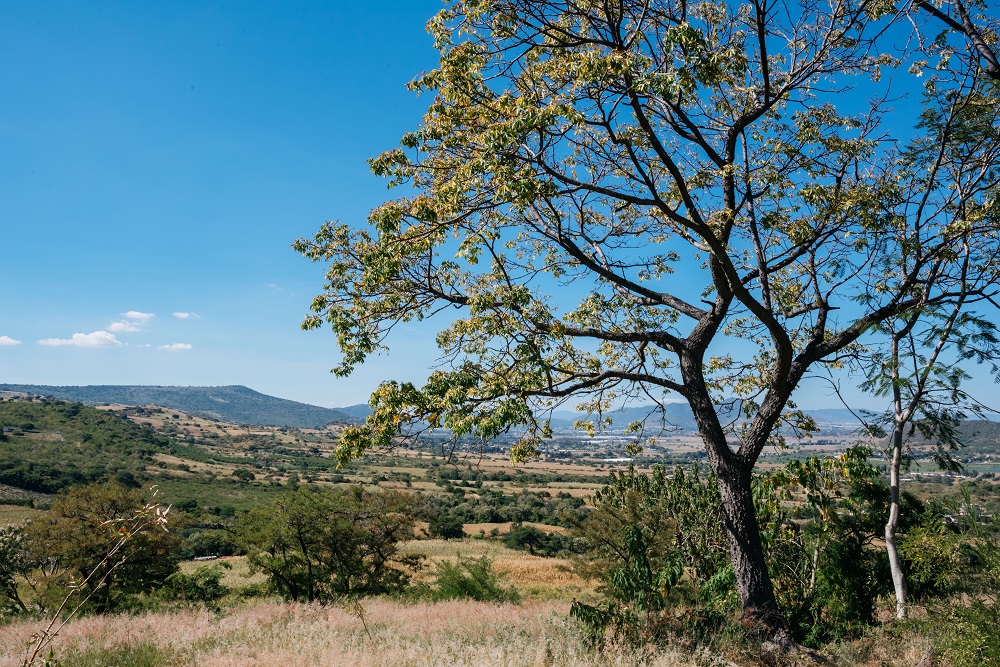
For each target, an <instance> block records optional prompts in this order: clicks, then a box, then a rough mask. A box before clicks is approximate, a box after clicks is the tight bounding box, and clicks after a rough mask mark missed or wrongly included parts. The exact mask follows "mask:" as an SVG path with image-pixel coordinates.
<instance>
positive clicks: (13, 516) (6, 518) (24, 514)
mask: <svg viewBox="0 0 1000 667" xmlns="http://www.w3.org/2000/svg"><path fill="white" fill-rule="evenodd" d="M40 514H42V510H36V509H33V508H31V507H24V506H23V505H0V528H4V527H6V526H19V525H21V524H22V523H24V522H25V521H27V520H28V519H31V518H33V517H36V516H39V515H40Z"/></svg>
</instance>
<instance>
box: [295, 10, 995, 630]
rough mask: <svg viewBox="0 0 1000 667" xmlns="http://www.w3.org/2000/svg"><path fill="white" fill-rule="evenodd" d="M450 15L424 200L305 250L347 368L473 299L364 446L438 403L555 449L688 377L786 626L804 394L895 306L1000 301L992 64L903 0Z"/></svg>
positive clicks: (354, 444) (747, 575) (389, 438)
mask: <svg viewBox="0 0 1000 667" xmlns="http://www.w3.org/2000/svg"><path fill="white" fill-rule="evenodd" d="M972 10H973V11H974V12H978V13H976V14H975V15H974V16H973V17H972V18H971V19H970V21H971V22H972V23H973V24H974V25H976V26H978V29H977V31H976V35H978V38H979V39H981V40H984V41H985V43H987V44H992V45H993V46H994V47H995V44H996V33H995V30H994V28H995V26H996V23H997V21H996V17H995V16H990V15H989V14H988V13H987V12H985V11H982V10H981V9H980V8H978V7H975V6H974V7H972ZM966 11H968V10H966ZM942 25H945V31H944V32H943V33H941V34H937V33H938V32H940V29H941V26H942ZM428 28H429V30H430V32H431V33H432V35H433V36H434V39H435V43H436V46H437V47H438V48H439V49H440V54H441V55H440V64H439V66H438V67H437V68H436V69H434V70H432V71H430V72H427V73H425V74H423V75H421V76H419V77H418V78H417V79H416V80H415V81H414V82H413V83H412V84H411V87H412V89H413V90H414V91H417V92H420V93H423V94H427V95H430V97H431V100H430V103H429V106H428V111H427V113H426V115H425V116H424V119H423V123H422V124H421V125H420V126H419V127H418V128H417V129H416V130H414V131H413V132H411V133H408V134H406V135H405V136H404V137H403V139H402V142H401V143H402V145H401V147H400V148H397V149H394V150H390V151H387V152H385V153H383V154H381V155H380V156H378V157H377V158H375V159H373V160H372V161H371V167H372V170H373V171H374V172H375V173H376V174H379V175H382V176H385V177H386V178H388V179H390V182H391V183H392V184H393V185H397V186H405V187H404V188H403V192H404V193H403V194H402V195H400V196H398V197H396V198H395V199H393V200H391V201H388V202H386V203H385V204H383V205H382V206H380V207H378V208H376V209H375V210H374V211H372V213H371V214H370V216H369V218H368V224H367V225H365V226H358V225H352V224H341V223H328V224H326V225H324V226H323V228H322V229H321V230H320V231H319V232H318V234H317V235H316V236H315V238H313V239H311V240H300V241H299V242H297V243H296V248H297V249H298V250H299V251H301V252H302V253H304V254H305V255H306V256H308V257H310V258H311V259H313V260H316V261H321V262H326V263H328V265H329V269H328V272H327V276H326V277H327V282H326V285H325V288H324V290H323V292H322V293H321V294H320V295H319V296H317V297H316V299H315V300H314V302H313V304H312V311H313V314H311V315H310V316H308V317H307V318H306V320H305V322H304V325H303V326H304V327H305V328H318V327H321V326H322V325H323V324H324V322H326V323H328V324H329V325H330V326H331V328H332V330H333V332H334V333H335V335H336V337H337V342H338V344H339V347H340V350H341V352H342V354H343V357H342V359H341V362H340V363H339V364H338V366H337V367H336V368H335V369H334V370H335V372H336V373H338V374H341V375H346V374H349V373H350V372H351V371H352V370H353V369H354V368H355V367H356V366H357V365H358V364H360V363H363V362H364V361H365V359H366V358H367V357H368V356H369V355H371V354H373V353H378V352H379V351H381V350H383V349H384V347H385V344H386V339H387V336H388V334H389V333H390V332H391V331H392V329H393V328H394V327H395V326H396V325H398V324H399V323H401V322H408V321H413V320H419V319H424V318H429V317H431V316H434V315H437V314H439V313H445V312H447V313H448V314H447V315H445V316H444V318H443V320H444V321H443V327H442V328H441V330H440V331H439V333H438V335H437V342H438V345H439V346H440V348H441V350H442V352H443V359H442V363H441V364H440V367H439V368H438V370H436V371H435V372H434V373H432V374H431V376H430V377H429V378H428V381H427V383H426V384H425V385H424V386H422V387H416V386H413V385H411V384H400V383H394V382H387V383H385V384H383V385H382V386H381V387H380V388H379V389H378V390H377V391H376V392H375V394H374V395H373V396H372V406H373V408H374V413H373V414H372V416H371V417H369V419H368V421H367V422H366V424H365V425H364V426H362V427H359V428H355V429H349V430H348V432H347V433H346V434H345V437H344V439H343V444H342V449H341V452H340V453H341V456H342V457H343V458H345V459H346V458H349V457H351V456H356V455H359V454H360V453H362V452H363V451H364V450H365V449H366V448H367V447H370V446H373V445H388V444H390V443H391V442H393V439H394V438H396V437H398V436H399V434H400V432H401V430H402V429H403V427H405V426H406V425H407V424H408V423H411V422H412V421H414V420H421V423H422V424H426V425H429V426H430V427H431V428H438V427H444V428H447V429H450V430H451V432H452V433H453V434H455V435H456V436H463V435H468V436H473V437H476V438H482V439H488V438H491V437H493V436H495V435H497V434H499V433H502V432H507V431H509V430H511V429H516V430H517V432H523V433H524V438H523V439H522V441H521V443H520V444H519V445H518V446H517V447H515V448H514V450H513V452H512V453H513V454H514V456H515V457H517V456H527V455H530V454H531V453H532V452H533V451H534V448H535V447H536V446H537V444H538V442H539V439H540V438H544V437H545V436H547V435H548V434H549V432H550V431H549V425H548V422H547V421H546V419H545V415H546V411H547V410H551V409H553V408H554V407H555V406H557V405H560V404H561V403H562V402H564V401H566V400H573V401H577V402H579V403H580V404H582V405H583V406H584V408H585V409H586V410H590V411H594V412H597V413H600V412H601V411H602V410H606V409H608V408H610V407H612V406H615V405H618V404H621V403H622V402H628V401H634V402H650V401H652V402H653V403H654V404H658V403H660V402H661V401H662V400H663V398H664V396H665V395H668V394H669V395H675V396H679V397H681V398H683V399H685V400H686V401H687V402H688V404H689V405H690V406H691V409H692V411H693V413H694V416H695V420H696V422H697V424H698V428H699V430H700V432H701V435H702V437H703V439H704V441H705V447H706V452H707V454H708V457H709V460H710V462H711V466H712V470H713V472H714V474H715V476H716V479H717V480H718V483H719V488H720V493H721V499H722V507H723V514H724V517H723V518H724V522H725V526H726V532H727V537H728V543H729V550H730V556H731V559H732V561H733V565H734V570H735V574H736V580H737V588H738V590H739V593H740V596H741V599H742V601H743V604H744V608H745V610H746V611H747V612H748V613H751V614H753V615H756V616H759V617H761V618H763V619H765V621H766V622H768V623H774V624H776V625H780V621H777V620H776V619H775V618H774V617H775V605H774V600H773V592H772V587H771V584H770V580H769V578H768V574H767V569H766V566H765V564H764V559H763V556H762V553H761V543H760V535H759V531H758V529H757V526H756V521H755V515H754V508H753V503H752V499H751V491H750V471H751V470H752V468H753V466H754V464H755V462H756V460H757V458H758V456H759V455H760V453H761V451H762V449H763V447H764V446H765V445H766V444H767V443H768V442H772V441H774V439H775V438H779V437H780V436H778V434H777V429H778V428H779V427H780V426H781V425H782V424H789V425H791V426H793V427H796V428H799V429H803V430H807V431H808V430H811V429H813V428H814V426H815V425H814V424H812V423H811V421H810V420H809V419H808V418H807V417H806V416H805V415H803V414H802V413H801V412H799V411H797V410H796V409H795V405H794V402H793V401H792V397H793V392H794V391H795V389H796V388H797V387H799V386H800V384H801V383H802V381H803V379H804V378H806V377H807V376H808V375H809V374H810V373H813V372H817V371H820V370H824V368H828V367H837V366H839V365H841V364H843V363H844V361H845V360H846V359H848V358H851V357H852V356H854V355H856V354H857V353H858V351H859V350H860V349H862V346H863V345H865V344H867V343H868V342H869V339H870V338H871V337H874V336H876V335H877V333H878V331H877V330H878V327H879V325H880V324H881V323H883V322H886V321H889V320H891V319H893V318H899V317H900V316H901V315H904V314H905V313H908V312H917V311H923V310H928V309H946V308H947V307H948V306H950V305H952V304H955V303H956V302H958V301H959V300H960V299H961V300H962V304H963V309H965V310H973V309H975V308H977V307H982V306H984V305H989V304H993V303H995V302H994V297H995V295H996V287H997V270H998V264H997V251H998V244H997V237H996V229H997V224H998V222H1000V202H998V199H997V178H998V176H1000V134H998V128H1000V122H998V121H1000V118H998V114H1000V104H998V103H997V102H998V100H997V89H996V86H995V83H994V81H993V80H992V79H991V77H990V75H989V71H990V70H989V63H988V62H986V63H985V65H984V61H983V58H982V56H981V55H978V54H979V53H980V51H978V50H976V49H975V48H973V47H974V45H972V46H970V44H969V41H970V39H973V38H972V37H970V36H969V33H968V32H962V31H955V30H953V29H951V28H948V26H947V25H946V24H942V23H940V20H939V18H938V17H936V16H935V15H934V14H933V13H927V12H924V13H920V12H917V11H915V10H914V11H912V12H910V13H907V11H904V10H900V9H897V8H896V7H895V5H894V4H893V3H889V2H885V1H884V0H875V1H861V2H843V1H839V0H834V1H833V2H830V3H816V2H813V1H812V0H799V1H797V2H795V1H784V2H780V1H774V2H768V1H766V0H751V1H750V2H745V3H736V2H722V3H689V2H686V1H684V0H668V1H662V0H615V1H613V2H609V1H602V2H596V1H590V0H541V1H540V0H475V1H473V0H465V1H461V0H456V1H452V2H448V3H447V4H446V6H445V8H444V9H443V10H442V11H441V12H440V13H439V14H438V15H437V16H436V17H434V18H433V19H431V21H430V22H429V24H428ZM720 406H723V407H725V406H728V408H727V409H723V407H720ZM596 426H599V424H598V425H596Z"/></svg>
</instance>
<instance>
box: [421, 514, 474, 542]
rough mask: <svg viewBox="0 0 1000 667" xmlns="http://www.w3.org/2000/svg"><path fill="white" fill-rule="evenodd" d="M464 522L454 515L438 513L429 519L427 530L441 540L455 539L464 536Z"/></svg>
mask: <svg viewBox="0 0 1000 667" xmlns="http://www.w3.org/2000/svg"><path fill="white" fill-rule="evenodd" d="M464 525H465V524H463V523H462V520H461V519H459V518H458V517H456V516H452V515H450V514H439V515H437V516H436V517H434V518H433V519H431V521H430V525H429V526H428V528H427V532H429V533H430V535H431V537H437V538H439V539H442V540H457V539H461V538H463V537H465V531H464V530H463V529H462V528H463V526H464Z"/></svg>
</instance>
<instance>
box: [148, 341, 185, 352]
mask: <svg viewBox="0 0 1000 667" xmlns="http://www.w3.org/2000/svg"><path fill="white" fill-rule="evenodd" d="M192 347H194V345H192V344H191V343H173V344H171V345H161V346H159V347H158V348H156V349H157V350H166V351H167V352H180V351H181V350H190V349H191V348H192Z"/></svg>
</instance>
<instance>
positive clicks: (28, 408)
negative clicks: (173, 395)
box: [0, 400, 171, 493]
mask: <svg viewBox="0 0 1000 667" xmlns="http://www.w3.org/2000/svg"><path fill="white" fill-rule="evenodd" d="M0 424H2V425H4V426H14V427H15V428H17V429H19V431H16V432H15V434H12V435H11V436H10V437H9V439H8V441H7V442H5V443H4V446H3V447H2V448H0V483H4V484H10V485H12V486H17V487H20V488H22V489H28V490H30V491H39V492H43V493H55V492H57V491H59V490H61V489H64V488H66V487H67V486H70V485H79V484H87V483H92V482H104V481H110V480H112V479H115V478H116V477H120V478H121V479H124V480H125V481H127V482H129V485H130V486H135V485H136V484H137V481H136V480H143V479H146V478H147V476H146V473H145V468H146V466H147V465H148V462H149V460H150V458H151V457H152V455H153V454H154V453H156V452H162V451H170V448H171V445H170V443H169V441H168V440H166V439H165V438H163V437H160V436H158V435H156V434H154V433H153V432H151V431H150V430H149V429H145V428H142V427H140V426H137V425H136V424H133V423H132V422H130V421H128V420H123V419H121V418H119V417H116V416H114V415H113V414H110V413H108V412H106V411H103V410H98V409H96V408H92V407H89V406H86V405H80V404H79V403H63V402H62V401H50V400H45V401H13V400H8V401H0ZM29 426H30V428H26V427H29ZM16 433H21V435H17V434H16Z"/></svg>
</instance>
